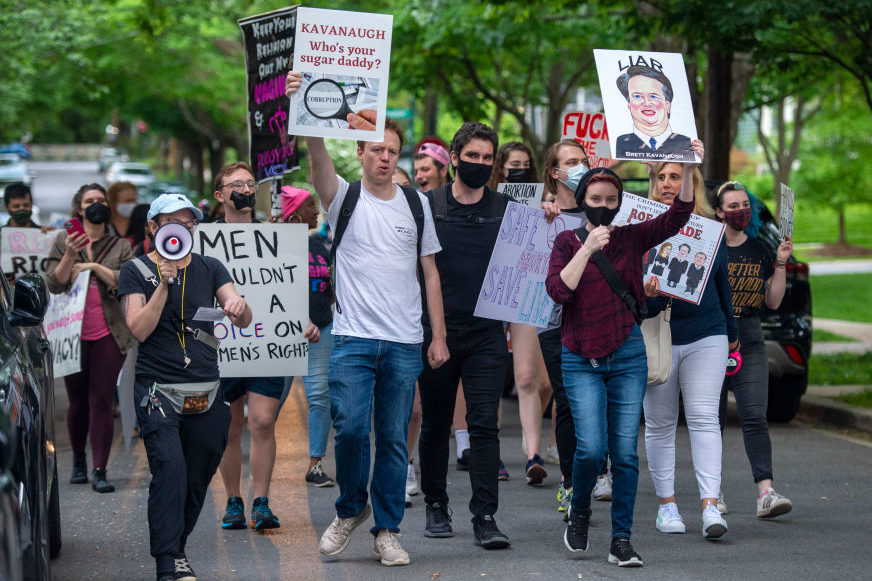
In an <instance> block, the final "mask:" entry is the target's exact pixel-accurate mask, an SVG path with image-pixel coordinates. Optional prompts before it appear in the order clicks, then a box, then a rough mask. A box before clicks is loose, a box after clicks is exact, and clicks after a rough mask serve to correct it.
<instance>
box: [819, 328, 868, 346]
mask: <svg viewBox="0 0 872 581" xmlns="http://www.w3.org/2000/svg"><path fill="white" fill-rule="evenodd" d="M811 340H812V341H814V342H815V343H856V342H857V340H856V339H854V338H853V337H845V336H844V335H839V334H838V333H831V332H830V331H825V330H823V329H814V330H812V333H811Z"/></svg>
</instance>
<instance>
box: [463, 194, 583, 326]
mask: <svg viewBox="0 0 872 581" xmlns="http://www.w3.org/2000/svg"><path fill="white" fill-rule="evenodd" d="M579 226H581V219H580V218H577V217H575V216H569V215H565V214H562V215H560V216H558V217H557V218H555V219H554V221H553V222H551V223H550V224H549V223H548V222H547V221H546V220H545V211H544V210H540V209H539V208H535V207H529V206H525V205H523V204H518V203H516V202H509V203H508V205H507V206H506V213H505V214H504V215H503V221H502V225H501V226H500V233H499V235H498V236H497V242H496V244H495V245H494V250H493V253H492V254H491V259H490V262H489V263H488V266H487V274H486V275H485V279H484V284H483V285H482V287H481V291H480V292H479V295H478V301H477V302H476V304H475V316H477V317H483V318H486V319H496V320H497V321H506V322H508V323H523V324H525V325H533V326H535V327H542V328H544V327H546V326H548V321H549V319H550V318H551V311H552V310H553V309H554V301H552V300H551V297H550V296H548V293H547V292H545V276H546V275H547V274H548V261H549V260H550V258H551V248H552V247H553V245H554V238H555V237H556V236H557V235H558V234H560V233H561V232H563V231H564V230H567V229H575V228H578V227H579Z"/></svg>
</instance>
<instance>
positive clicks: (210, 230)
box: [194, 224, 309, 377]
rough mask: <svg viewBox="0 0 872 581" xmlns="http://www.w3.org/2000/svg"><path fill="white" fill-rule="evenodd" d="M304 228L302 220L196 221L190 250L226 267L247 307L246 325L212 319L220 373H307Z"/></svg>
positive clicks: (232, 374) (307, 274)
mask: <svg viewBox="0 0 872 581" xmlns="http://www.w3.org/2000/svg"><path fill="white" fill-rule="evenodd" d="M307 234H308V232H307V229H306V227H305V225H302V224H201V225H200V226H199V227H198V228H197V232H196V233H195V235H194V252H198V253H200V254H203V255H205V256H212V257H214V258H217V259H218V260H219V261H221V263H222V264H224V265H225V266H226V267H227V270H228V272H229V273H230V276H231V278H232V279H233V284H234V286H235V287H236V290H237V292H239V294H240V295H242V296H243V297H244V298H245V300H246V302H248V304H249V305H251V310H252V313H253V317H252V320H251V325H249V326H248V328H246V329H240V328H238V327H236V326H234V325H232V324H231V323H230V320H229V319H227V318H225V319H224V320H223V321H221V322H218V323H215V330H214V334H215V337H216V338H217V339H219V340H220V341H221V346H220V347H219V348H218V366H219V367H220V370H221V377H270V376H287V375H306V374H307V373H308V372H309V364H308V353H309V343H308V341H307V340H306V339H305V338H304V337H303V333H304V332H305V331H306V327H307V326H308V321H309V289H308V284H309V273H308V268H309V259H308V248H309V245H308V238H307Z"/></svg>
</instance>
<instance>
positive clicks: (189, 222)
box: [164, 219, 200, 230]
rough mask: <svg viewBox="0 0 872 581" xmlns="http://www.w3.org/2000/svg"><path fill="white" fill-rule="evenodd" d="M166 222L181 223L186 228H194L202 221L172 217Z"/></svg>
mask: <svg viewBox="0 0 872 581" xmlns="http://www.w3.org/2000/svg"><path fill="white" fill-rule="evenodd" d="M164 224H180V225H182V226H184V227H185V228H187V229H188V230H193V229H194V228H196V227H197V226H199V225H200V222H198V221H197V220H174V219H170V220H167V221H166V222H164Z"/></svg>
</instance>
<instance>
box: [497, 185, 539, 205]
mask: <svg viewBox="0 0 872 581" xmlns="http://www.w3.org/2000/svg"><path fill="white" fill-rule="evenodd" d="M497 191H498V192H499V193H501V194H506V195H509V196H511V197H512V198H513V199H514V200H515V201H516V202H518V203H520V204H524V205H525V206H532V207H534V208H538V207H539V204H541V203H542V192H543V191H545V184H497Z"/></svg>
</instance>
